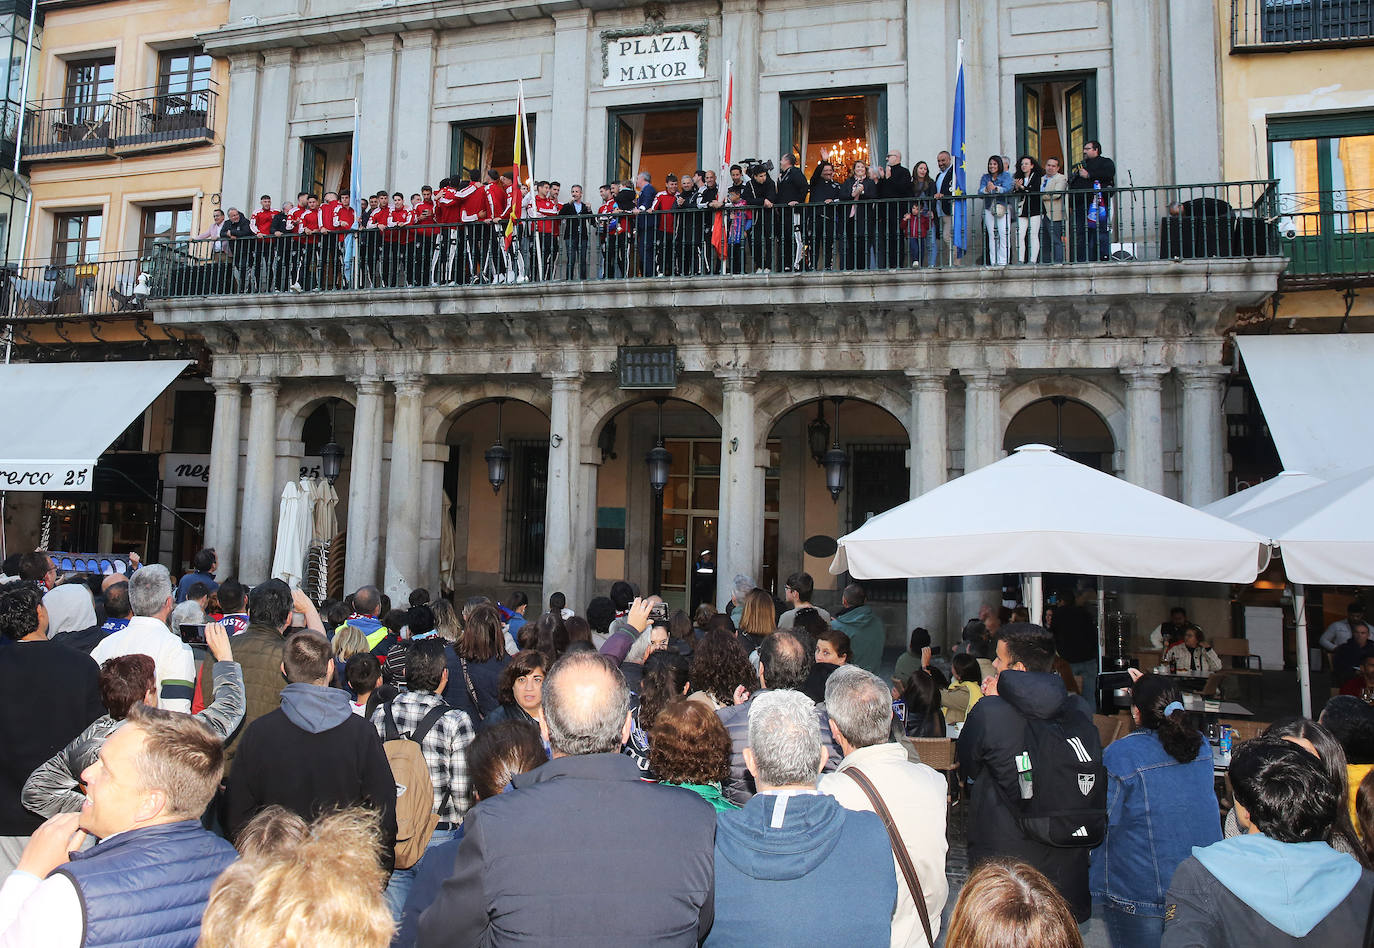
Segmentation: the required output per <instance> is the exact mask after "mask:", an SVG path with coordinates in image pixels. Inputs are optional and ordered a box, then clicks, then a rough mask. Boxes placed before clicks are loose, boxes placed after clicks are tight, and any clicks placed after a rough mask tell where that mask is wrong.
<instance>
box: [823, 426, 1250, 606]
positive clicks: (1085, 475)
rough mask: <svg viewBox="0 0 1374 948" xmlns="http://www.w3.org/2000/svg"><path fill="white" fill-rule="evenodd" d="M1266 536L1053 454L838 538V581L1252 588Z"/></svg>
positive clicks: (1016, 458) (982, 473) (1020, 461)
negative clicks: (1125, 582) (1100, 580)
mask: <svg viewBox="0 0 1374 948" xmlns="http://www.w3.org/2000/svg"><path fill="white" fill-rule="evenodd" d="M1268 562H1269V544H1268V543H1266V542H1265V538H1264V537H1262V536H1260V535H1259V534H1258V533H1254V532H1252V531H1251V530H1248V529H1246V528H1244V527H1240V526H1237V525H1236V524H1232V523H1227V522H1226V521H1225V520H1221V519H1219V518H1217V517H1214V516H1212V515H1211V514H1206V513H1203V512H1201V511H1199V510H1194V509H1193V508H1192V507H1189V506H1187V505H1186V504H1181V503H1178V502H1177V501H1173V500H1170V499H1169V498H1167V497H1163V496H1161V495H1159V494H1156V493H1154V492H1153V491H1150V490H1147V489H1145V488H1143V487H1137V486H1136V485H1134V484H1131V483H1129V482H1128V481H1124V480H1121V479H1120V478H1116V477H1113V476H1111V475H1110V474H1104V473H1102V472H1101V471H1097V470H1094V469H1092V468H1090V467H1088V466H1086V465H1084V464H1079V463H1078V462H1076V461H1071V460H1069V459H1067V458H1064V457H1061V456H1060V455H1058V454H1055V453H1054V449H1052V448H1049V447H1046V446H1045V445H1043V444H1031V445H1026V446H1025V447H1022V448H1018V449H1017V450H1016V452H1015V453H1014V454H1012V455H1011V456H1010V457H1006V458H1003V459H1002V460H1000V461H997V462H996V463H994V464H989V465H988V466H986V467H983V468H979V469H978V470H976V471H972V472H970V473H968V474H965V475H964V476H962V477H959V478H956V479H955V480H952V481H950V482H948V483H946V484H942V485H940V486H939V487H937V488H935V489H934V490H931V491H927V492H926V493H924V494H922V495H921V496H920V497H917V498H916V499H915V500H911V501H908V502H907V503H905V504H902V505H900V506H898V507H894V508H892V509H891V510H889V511H887V512H886V513H882V514H879V515H878V516H876V517H874V518H873V519H871V520H869V521H868V522H867V523H865V524H864V525H863V526H862V527H860V528H859V529H857V530H855V531H854V532H853V533H850V534H848V535H846V536H843V537H840V540H839V552H838V553H837V554H836V555H835V559H834V561H833V562H832V563H831V564H830V572H831V573H843V572H845V571H846V570H847V571H848V572H849V573H850V574H852V575H853V576H855V577H856V578H858V579H886V578H901V577H907V578H911V577H927V576H974V575H980V574H985V573H1025V574H1028V576H1029V580H1030V593H1029V595H1028V597H1027V598H1028V600H1029V605H1030V607H1031V610H1032V613H1031V617H1032V620H1033V621H1037V622H1038V621H1039V615H1040V597H1039V595H1038V593H1039V588H1038V587H1039V585H1040V584H1039V579H1040V574H1042V573H1085V574H1089V575H1098V576H1129V577H1138V578H1141V579H1185V580H1194V581H1198V582H1212V583H1252V582H1254V581H1255V577H1256V576H1257V575H1258V574H1259V572H1260V571H1261V570H1262V569H1264V567H1265V566H1267V565H1268Z"/></svg>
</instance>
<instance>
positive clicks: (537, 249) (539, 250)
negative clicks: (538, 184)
mask: <svg viewBox="0 0 1374 948" xmlns="http://www.w3.org/2000/svg"><path fill="white" fill-rule="evenodd" d="M516 82H518V83H519V88H520V126H521V130H522V131H523V132H524V136H525V152H526V154H528V155H529V169H530V174H529V177H528V178H526V179H525V184H526V186H527V187H528V188H529V191H528V192H527V193H529V194H534V142H532V141H530V121H529V116H528V115H527V114H526V113H525V80H523V79H517V80H516ZM531 226H533V225H531ZM532 236H533V238H534V256H535V259H536V260H537V261H538V262H539V278H540V279H541V280H542V279H543V278H544V248H543V247H542V246H540V243H539V234H538V232H537V231H536V232H535V233H534V234H533V235H532Z"/></svg>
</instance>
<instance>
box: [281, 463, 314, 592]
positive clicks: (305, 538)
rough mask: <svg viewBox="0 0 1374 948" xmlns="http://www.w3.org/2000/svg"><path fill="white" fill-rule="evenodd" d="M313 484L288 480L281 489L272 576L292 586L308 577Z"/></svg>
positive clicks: (296, 585)
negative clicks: (306, 562)
mask: <svg viewBox="0 0 1374 948" xmlns="http://www.w3.org/2000/svg"><path fill="white" fill-rule="evenodd" d="M311 526H312V524H311V515H310V486H309V484H305V485H304V486H303V487H302V485H298V484H296V482H294V481H288V482H287V484H286V486H285V487H283V488H282V492H281V508H280V513H279V516H278V520H277V550H276V553H275V554H274V555H273V557H272V576H273V578H274V579H280V580H282V581H283V582H285V583H286V584H287V585H288V586H290V587H291V588H292V589H295V588H296V587H298V586H300V584H301V581H302V580H304V579H305V550H306V547H307V546H309V544H310V532H311Z"/></svg>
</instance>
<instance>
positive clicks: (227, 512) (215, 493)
mask: <svg viewBox="0 0 1374 948" xmlns="http://www.w3.org/2000/svg"><path fill="white" fill-rule="evenodd" d="M210 384H211V385H213V386H214V387H215V424H214V431H213V433H212V434H211V439H210V485H209V491H208V494H209V496H208V497H207V498H206V503H205V544H206V545H207V546H213V547H214V548H215V553H216V555H217V556H218V557H219V564H220V573H221V574H222V575H238V569H237V568H236V563H235V560H234V557H235V554H236V553H237V550H238V537H237V536H236V534H237V529H236V528H237V526H238V522H239V518H238V509H239V429H240V427H241V426H242V423H243V386H242V385H240V384H239V382H238V379H226V378H212V379H210Z"/></svg>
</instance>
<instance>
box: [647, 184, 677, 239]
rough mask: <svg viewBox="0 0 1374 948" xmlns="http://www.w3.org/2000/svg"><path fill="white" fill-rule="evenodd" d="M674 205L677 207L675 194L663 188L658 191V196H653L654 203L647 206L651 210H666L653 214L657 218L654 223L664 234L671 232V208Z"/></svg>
mask: <svg viewBox="0 0 1374 948" xmlns="http://www.w3.org/2000/svg"><path fill="white" fill-rule="evenodd" d="M675 207H677V195H676V194H672V193H670V192H668V191H666V190H665V191H660V192H658V196H657V197H655V198H654V203H653V204H652V205H651V206H650V208H649V209H650V210H653V211H665V212H667V213H660V214H655V215H654V216H655V217H657V218H658V220H656V221H655V222H654V223H656V224H657V225H658V229H659V230H660V231H662V232H663V233H665V234H671V233H672V232H673V208H675Z"/></svg>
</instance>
